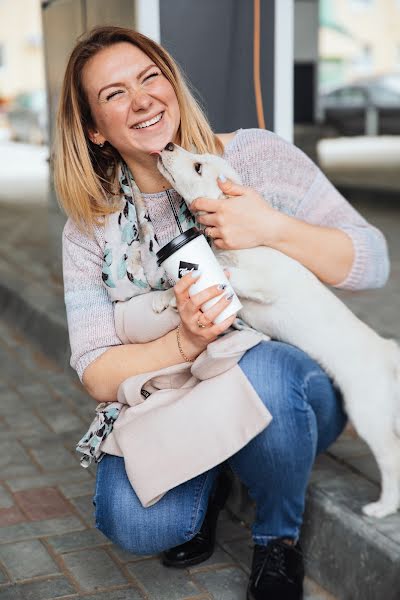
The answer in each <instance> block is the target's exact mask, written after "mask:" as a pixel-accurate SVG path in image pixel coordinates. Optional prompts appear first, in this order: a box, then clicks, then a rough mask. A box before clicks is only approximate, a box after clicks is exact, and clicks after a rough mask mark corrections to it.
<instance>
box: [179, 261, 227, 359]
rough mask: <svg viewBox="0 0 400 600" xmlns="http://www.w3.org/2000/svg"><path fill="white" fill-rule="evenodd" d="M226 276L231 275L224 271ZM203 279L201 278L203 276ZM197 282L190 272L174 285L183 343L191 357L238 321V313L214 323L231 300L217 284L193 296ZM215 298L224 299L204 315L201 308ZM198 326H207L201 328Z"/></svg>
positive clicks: (184, 348)
mask: <svg viewBox="0 0 400 600" xmlns="http://www.w3.org/2000/svg"><path fill="white" fill-rule="evenodd" d="M225 274H226V275H227V276H228V277H229V273H228V272H227V271H226V270H225ZM200 277H201V275H200ZM195 281H197V278H196V279H195V278H194V277H193V276H192V272H191V273H187V274H186V275H185V276H184V277H182V279H180V280H179V281H178V283H176V284H175V286H174V292H175V296H176V305H177V309H178V311H179V315H180V317H181V321H182V323H181V340H182V346H183V350H184V352H185V354H186V355H187V356H189V357H193V356H197V355H198V354H200V353H201V352H202V351H203V350H205V348H207V346H208V344H209V343H210V342H213V341H214V340H215V339H217V337H218V336H219V335H220V334H221V333H223V332H224V331H225V330H226V329H228V328H229V327H230V326H231V325H232V323H233V321H234V320H235V318H236V313H235V314H234V315H232V316H230V317H228V318H227V319H225V320H224V321H222V323H219V324H218V325H214V324H213V323H212V321H213V319H215V318H216V317H217V316H218V315H219V314H220V313H221V312H222V311H223V310H224V309H225V308H226V307H227V306H229V303H230V300H229V299H228V298H226V297H225V292H224V289H220V288H218V286H217V285H213V286H211V287H208V288H206V289H204V290H202V291H201V292H198V293H197V294H194V295H193V296H189V288H190V286H191V285H193V283H195ZM216 296H221V298H220V299H219V300H218V302H216V303H215V304H214V305H213V306H211V307H210V308H209V309H207V310H205V311H204V312H202V311H201V310H200V306H202V304H204V302H207V300H210V299H211V298H215V297H216ZM199 323H201V324H202V325H205V327H200V326H199Z"/></svg>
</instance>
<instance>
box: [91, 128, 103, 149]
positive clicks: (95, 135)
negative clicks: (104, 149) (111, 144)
mask: <svg viewBox="0 0 400 600" xmlns="http://www.w3.org/2000/svg"><path fill="white" fill-rule="evenodd" d="M88 136H89V139H90V141H91V142H93V144H96V145H97V146H102V145H104V142H106V141H107V140H106V138H105V137H104V136H103V135H102V134H101V133H100V132H99V131H95V130H93V129H89V130H88Z"/></svg>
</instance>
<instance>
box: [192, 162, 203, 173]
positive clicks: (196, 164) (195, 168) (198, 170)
mask: <svg viewBox="0 0 400 600" xmlns="http://www.w3.org/2000/svg"><path fill="white" fill-rule="evenodd" d="M201 166H202V165H201V163H194V170H195V171H196V173H198V174H199V175H201Z"/></svg>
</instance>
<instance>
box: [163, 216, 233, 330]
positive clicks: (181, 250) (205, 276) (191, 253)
mask: <svg viewBox="0 0 400 600" xmlns="http://www.w3.org/2000/svg"><path fill="white" fill-rule="evenodd" d="M157 263H158V266H161V265H163V267H164V269H165V270H166V272H167V273H168V277H169V278H170V279H171V280H172V281H173V282H174V283H176V282H177V281H179V279H181V277H183V276H184V275H186V273H189V272H190V271H197V270H199V271H201V276H200V277H199V278H198V279H195V280H193V281H194V283H193V284H192V285H191V286H190V288H189V295H190V296H193V295H194V294H197V293H198V292H201V291H202V290H204V289H205V288H208V287H210V286H211V285H217V284H219V283H222V284H225V285H226V288H225V290H224V291H223V293H224V294H226V295H229V294H231V293H233V294H234V296H233V298H232V300H231V301H230V303H229V305H228V306H227V307H226V308H225V309H224V310H223V311H222V312H221V313H220V314H219V315H218V316H217V317H216V318H215V319H214V321H213V322H214V323H215V324H218V323H221V322H222V321H224V320H225V319H227V318H228V317H230V316H231V315H233V314H234V313H236V312H237V311H238V310H240V309H241V308H242V305H241V303H240V300H239V298H238V297H237V296H236V294H235V291H234V289H233V288H232V286H231V284H230V282H229V279H228V278H227V277H226V275H225V273H224V270H223V268H222V267H221V265H220V264H219V262H218V261H217V259H216V257H215V255H214V253H213V251H212V250H211V248H210V246H209V245H208V242H207V240H206V237H205V235H204V234H203V233H202V232H201V231H200V230H199V229H197V228H196V227H191V228H190V229H188V230H187V231H184V232H183V233H181V234H180V235H178V237H176V238H174V239H173V240H171V241H170V242H169V243H168V244H166V245H165V246H163V248H161V250H159V251H158V252H157ZM220 298H221V295H220V296H215V298H211V300H208V301H207V302H205V303H204V304H202V306H201V310H202V311H205V310H207V309H208V308H210V307H211V306H213V305H214V304H215V303H216V302H218V300H220Z"/></svg>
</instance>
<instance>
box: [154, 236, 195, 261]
mask: <svg viewBox="0 0 400 600" xmlns="http://www.w3.org/2000/svg"><path fill="white" fill-rule="evenodd" d="M199 235H204V234H203V233H202V232H201V231H200V229H198V228H197V227H191V228H190V229H188V230H187V231H184V232H183V233H181V234H180V235H178V237H176V238H174V239H173V240H171V241H170V242H168V244H166V245H165V246H163V247H162V248H161V250H159V251H158V252H157V254H156V256H157V264H158V266H160V265H161V264H162V263H163V262H164V260H166V259H167V258H169V257H170V256H171V254H173V253H174V252H176V251H177V250H179V248H182V246H184V245H185V244H187V243H188V242H190V241H192V240H194V239H195V238H197V237H198V236H199Z"/></svg>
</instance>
